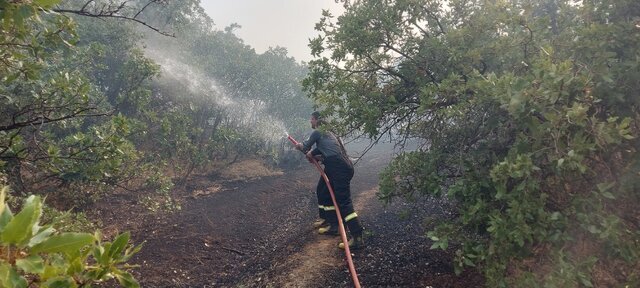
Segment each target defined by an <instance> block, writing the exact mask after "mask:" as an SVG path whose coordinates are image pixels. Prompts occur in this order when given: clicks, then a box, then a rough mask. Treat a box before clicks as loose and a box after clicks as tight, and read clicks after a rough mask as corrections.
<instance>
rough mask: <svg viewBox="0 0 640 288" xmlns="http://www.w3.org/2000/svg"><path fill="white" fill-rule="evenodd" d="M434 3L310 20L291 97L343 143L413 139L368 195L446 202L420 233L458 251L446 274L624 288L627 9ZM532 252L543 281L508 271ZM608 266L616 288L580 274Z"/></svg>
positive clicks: (632, 31) (625, 5)
mask: <svg viewBox="0 0 640 288" xmlns="http://www.w3.org/2000/svg"><path fill="white" fill-rule="evenodd" d="M448 4H449V5H448V7H443V5H442V3H440V2H438V1H415V0H396V1H345V6H346V7H347V10H346V11H345V13H344V14H343V15H342V16H340V17H339V18H338V21H334V19H333V17H332V16H331V15H330V14H329V13H328V12H325V13H324V16H323V18H322V19H321V20H320V22H319V23H318V25H317V27H316V28H317V29H318V30H319V31H320V32H321V35H319V36H318V37H317V38H315V39H313V40H312V41H311V43H310V47H312V51H313V53H314V55H315V56H316V59H315V60H313V61H311V62H310V71H311V72H310V75H309V76H308V77H307V78H306V79H305V81H304V85H305V90H306V91H308V92H309V93H310V94H311V96H312V98H313V99H314V100H315V101H316V103H317V104H318V105H320V106H321V107H322V108H323V109H324V111H325V113H326V114H329V115H332V116H334V119H335V120H334V121H333V122H334V125H336V126H337V127H341V128H342V130H343V131H344V132H345V133H348V132H352V133H355V134H358V133H360V134H364V135H366V136H368V137H371V138H373V139H374V140H376V139H380V137H382V136H384V135H391V137H392V138H394V139H396V141H397V142H399V143H400V144H402V143H403V141H405V140H407V139H409V138H415V139H417V140H419V141H420V143H421V144H422V145H421V146H420V147H419V149H417V150H416V151H412V152H406V153H403V154H400V155H399V156H398V157H396V159H394V161H393V162H392V163H391V164H390V166H389V167H388V168H387V169H386V170H385V171H384V172H383V173H382V175H381V184H380V185H381V191H380V195H379V196H380V197H381V198H382V199H383V200H385V201H391V200H392V199H394V198H396V197H405V198H407V199H411V198H413V197H414V196H415V195H416V194H429V195H436V196H439V195H446V196H447V197H449V198H450V199H452V201H454V203H456V205H457V211H456V212H457V213H458V215H459V216H458V217H456V218H455V219H453V220H452V221H451V222H450V223H446V224H443V225H440V226H439V227H438V228H436V229H435V230H434V231H431V232H429V234H428V235H429V236H430V237H431V239H432V240H433V241H434V244H433V246H432V247H433V248H442V249H447V248H448V247H449V243H450V242H453V243H459V245H456V246H455V250H456V252H455V263H456V271H458V272H460V271H461V270H462V268H463V267H465V266H480V267H481V269H482V270H483V271H484V272H485V275H486V276H487V280H488V282H489V283H488V285H489V286H495V285H500V286H505V285H508V286H522V285H525V284H526V285H536V284H535V283H538V284H537V285H540V284H545V285H555V286H567V285H571V286H573V285H592V284H593V283H594V282H593V281H596V282H595V283H599V284H601V285H605V286H607V285H619V284H620V283H633V282H632V281H634V280H633V279H635V278H634V277H636V278H637V277H638V275H637V273H634V272H631V271H633V270H634V269H633V267H634V265H635V264H634V263H637V261H638V257H639V255H638V253H636V252H630V251H631V250H634V249H636V250H637V248H638V246H637V243H638V242H637V240H638V239H639V238H640V235H639V234H638V233H637V232H634V231H637V219H636V220H634V219H635V218H634V217H635V216H630V215H634V214H633V212H631V211H632V210H631V209H632V208H630V206H628V204H627V203H638V199H637V197H635V196H633V195H637V191H638V190H637V189H638V180H637V179H633V177H632V176H631V175H633V173H637V172H638V160H640V159H638V154H637V148H634V147H638V142H637V141H638V140H637V139H638V123H639V122H638V121H640V118H639V115H640V114H638V104H640V103H639V102H638V99H637V97H634V96H633V95H634V93H635V92H633V88H630V87H637V84H638V79H640V78H638V76H640V75H638V74H637V73H636V72H635V71H638V69H637V67H638V61H637V57H638V54H637V51H638V49H637V48H638V47H639V46H640V45H639V44H640V43H638V38H637V37H636V36H637V35H638V33H639V32H638V30H637V28H634V27H636V25H637V21H638V20H637V19H635V18H634V16H633V12H631V11H638V9H639V6H638V4H637V3H635V2H633V1H622V2H620V1H615V3H614V1H606V0H605V1H591V2H589V3H586V2H585V3H583V4H582V5H574V4H572V3H570V1H545V2H538V1H500V2H495V3H493V2H486V1H450V2H448ZM634 35H636V36H634ZM325 55H326V56H325ZM629 71H634V72H629ZM634 205H635V204H634ZM614 206H615V207H619V208H620V207H624V208H621V209H612V207H614ZM629 217H631V218H629ZM571 223H577V224H576V225H571ZM605 227H609V228H605ZM634 227H635V228H634ZM605 231H606V232H605ZM478 236H479V237H478ZM575 242H580V243H591V244H593V247H595V248H593V249H594V250H593V255H594V256H595V257H596V258H590V257H587V256H585V255H581V254H580V253H578V251H575V250H574V249H571V248H570V247H574V246H575ZM549 247H553V248H549ZM605 251H615V252H614V253H612V254H611V253H607V252H605ZM543 255H548V256H547V257H548V258H546V259H552V261H550V262H551V263H550V264H549V265H553V267H554V268H555V269H554V270H553V271H555V272H553V273H548V274H547V275H546V276H545V275H543V273H541V271H540V270H539V268H536V267H532V266H527V264H525V263H526V261H522V262H519V261H521V260H523V259H525V258H533V257H540V258H544V256H543ZM540 258H538V259H540ZM594 259H595V260H594ZM616 259H624V260H625V261H627V262H626V263H627V264H625V265H626V266H624V267H623V268H620V269H624V270H626V271H628V272H630V274H628V275H630V276H629V277H627V278H626V279H622V280H617V281H620V282H615V283H606V282H598V281H607V280H606V279H601V278H595V277H592V276H593V275H592V274H591V271H592V269H594V268H593V267H594V265H595V266H597V267H598V269H605V270H606V269H611V268H610V267H611V265H608V264H609V263H612V262H615V261H617V260H616ZM563 265H564V266H563ZM507 267H511V268H510V270H507ZM612 273H615V272H612ZM510 276H511V277H510ZM527 283H528V284H527Z"/></svg>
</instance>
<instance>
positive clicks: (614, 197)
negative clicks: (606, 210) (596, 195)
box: [600, 191, 616, 199]
mask: <svg viewBox="0 0 640 288" xmlns="http://www.w3.org/2000/svg"><path fill="white" fill-rule="evenodd" d="M600 194H602V196H604V197H605V198H609V199H616V196H613V194H611V192H609V191H606V192H602V193H600Z"/></svg>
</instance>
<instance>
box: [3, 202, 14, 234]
mask: <svg viewBox="0 0 640 288" xmlns="http://www.w3.org/2000/svg"><path fill="white" fill-rule="evenodd" d="M11 219H13V214H12V213H11V209H9V206H7V207H5V209H4V211H2V214H0V232H2V231H4V227H7V224H8V223H9V222H10V221H11Z"/></svg>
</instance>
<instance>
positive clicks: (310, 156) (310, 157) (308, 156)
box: [305, 151, 313, 163]
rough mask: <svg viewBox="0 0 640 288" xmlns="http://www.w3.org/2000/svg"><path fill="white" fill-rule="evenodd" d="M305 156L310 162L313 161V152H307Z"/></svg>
mask: <svg viewBox="0 0 640 288" xmlns="http://www.w3.org/2000/svg"><path fill="white" fill-rule="evenodd" d="M305 156H307V161H309V162H310V163H313V154H311V151H309V152H307V154H305Z"/></svg>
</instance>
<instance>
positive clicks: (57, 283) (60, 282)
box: [43, 276, 78, 288]
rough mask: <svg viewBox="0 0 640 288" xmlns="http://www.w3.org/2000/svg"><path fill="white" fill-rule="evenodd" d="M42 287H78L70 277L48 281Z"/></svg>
mask: <svg viewBox="0 0 640 288" xmlns="http://www.w3.org/2000/svg"><path fill="white" fill-rule="evenodd" d="M43 287H47V288H75V287H78V284H76V281H74V280H73V278H72V277H71V276H60V277H55V278H51V279H49V280H48V281H47V282H45V283H44V285H43Z"/></svg>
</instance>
